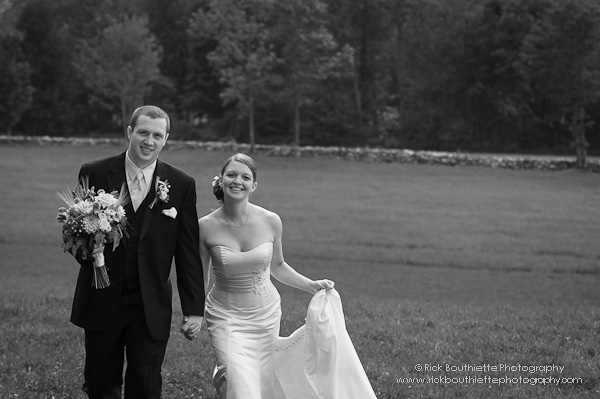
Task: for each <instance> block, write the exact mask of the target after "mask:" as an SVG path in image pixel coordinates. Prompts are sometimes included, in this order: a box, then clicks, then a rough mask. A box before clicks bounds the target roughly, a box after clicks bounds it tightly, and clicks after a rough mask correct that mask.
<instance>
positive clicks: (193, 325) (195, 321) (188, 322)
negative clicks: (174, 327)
mask: <svg viewBox="0 0 600 399" xmlns="http://www.w3.org/2000/svg"><path fill="white" fill-rule="evenodd" d="M202 319H203V318H202V316H183V322H182V323H181V328H180V329H179V332H180V333H182V334H183V336H184V337H185V338H186V339H188V340H190V341H193V340H194V338H196V335H197V334H198V332H199V331H200V327H201V326H202Z"/></svg>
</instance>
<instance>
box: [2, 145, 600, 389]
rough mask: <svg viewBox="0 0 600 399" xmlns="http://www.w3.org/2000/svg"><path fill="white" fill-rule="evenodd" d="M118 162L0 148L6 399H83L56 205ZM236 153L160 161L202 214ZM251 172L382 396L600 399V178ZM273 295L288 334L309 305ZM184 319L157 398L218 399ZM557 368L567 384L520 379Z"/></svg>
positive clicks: (336, 168)
mask: <svg viewBox="0 0 600 399" xmlns="http://www.w3.org/2000/svg"><path fill="white" fill-rule="evenodd" d="M120 150H121V149H120V148H117V147H111V146H97V147H52V146H47V147H22V146H0V168H1V169H2V171H3V173H2V174H1V175H0V185H1V187H2V188H3V189H2V191H1V194H0V198H1V199H2V201H1V204H2V206H1V207H0V265H1V266H0V273H1V277H0V336H1V337H2V340H0V398H3V399H4V398H11V399H13V398H14V399H16V398H83V397H84V394H83V392H82V391H81V390H80V387H81V384H82V369H83V361H84V351H83V332H82V331H81V330H80V329H78V328H76V327H74V326H73V325H71V324H70V323H69V314H70V306H71V300H72V294H73V289H74V284H75V279H76V276H77V265H76V263H75V261H74V260H73V259H71V258H70V256H69V255H66V254H63V253H62V250H61V248H60V225H58V224H57V223H56V221H55V216H56V209H57V208H58V207H59V206H61V205H62V204H61V203H60V200H59V199H58V197H57V196H56V195H55V191H56V190H57V189H62V188H65V187H68V186H71V185H72V184H73V183H75V180H76V175H77V171H78V168H79V166H80V165H81V163H83V162H85V161H88V160H91V159H96V158H100V157H104V156H109V155H112V154H115V153H117V152H118V151H120ZM228 155H230V154H228V153H222V152H206V151H193V150H169V149H168V148H167V149H165V150H164V152H163V158H164V159H165V160H167V161H169V162H171V163H173V164H175V165H177V166H179V167H181V168H182V169H184V170H186V171H188V172H189V173H190V174H191V175H193V176H194V177H195V178H196V181H197V185H198V212H199V214H200V215H203V214H206V213H208V212H210V210H211V209H214V208H216V207H217V206H218V204H217V203H216V202H215V200H214V197H212V195H211V186H210V182H211V180H212V177H213V176H214V175H215V174H216V173H217V172H218V169H219V167H220V164H221V162H222V161H223V159H224V158H226V157H227V156H228ZM255 159H256V161H257V164H258V168H259V175H258V181H259V186H258V190H257V192H256V193H255V195H253V201H254V202H255V203H257V204H259V205H261V206H264V207H266V208H268V209H271V210H273V211H275V212H277V213H279V214H280V216H281V217H282V219H283V222H284V251H285V255H286V260H287V261H288V262H289V263H290V264H291V265H292V266H294V267H295V268H296V269H297V270H299V271H300V272H302V273H304V274H306V275H308V276H309V277H312V278H323V277H327V278H331V279H333V280H335V281H336V288H337V289H338V291H339V292H340V295H341V297H342V301H343V304H344V312H345V316H346V323H347V328H348V332H349V334H350V336H351V338H352V340H353V343H354V345H355V347H356V349H357V352H358V354H359V356H360V358H361V360H362V362H363V366H364V367H365V370H366V372H367V375H368V376H369V379H370V381H371V384H372V386H373V388H374V390H375V392H376V394H377V397H378V398H393V399H397V398H443V399H446V398H473V399H475V398H477V399H479V398H550V399H552V398H597V397H599V395H600V245H599V239H600V175H598V174H591V173H583V172H579V171H574V170H569V171H563V172H540V171H511V170H500V169H488V168H475V167H464V168H458V167H457V168H450V167H443V166H430V165H409V164H372V163H356V162H346V161H339V160H324V159H296V158H274V157H266V156H256V157H255ZM277 286H278V288H279V289H280V292H281V295H282V300H283V303H282V306H283V318H282V335H288V334H290V333H291V332H292V331H293V330H294V329H296V328H297V327H299V326H300V325H301V324H302V323H303V319H304V316H305V309H306V306H307V304H308V302H309V300H310V296H309V295H308V294H306V293H302V292H298V291H294V290H292V289H289V288H287V287H282V286H281V285H280V284H277ZM175 304H176V307H175V311H174V312H175V317H174V321H173V326H172V332H173V334H172V336H171V340H170V342H169V347H168V351H167V358H166V360H165V363H164V367H163V377H164V388H163V396H164V397H165V398H214V397H215V392H214V389H213V388H212V386H211V385H210V376H211V373H212V369H213V367H214V363H213V358H212V352H211V348H210V344H209V342H208V339H207V336H206V333H204V334H203V335H202V337H201V338H200V339H198V340H196V341H194V342H193V343H190V342H188V341H186V340H185V339H183V337H182V336H181V335H179V334H178V333H177V324H178V322H179V320H180V315H181V311H180V308H179V303H178V300H177V299H176V300H175ZM465 365H467V366H465ZM486 365H487V366H489V367H490V368H489V369H487V370H485V369H484V370H477V369H475V368H474V367H475V366H486ZM546 365H549V366H550V365H554V366H558V367H564V369H562V371H557V370H553V371H547V372H545V371H543V370H532V371H533V372H529V370H523V369H522V368H521V369H518V367H523V366H546ZM438 366H439V367H438ZM420 367H422V368H421V369H419V368H420ZM491 367H496V370H495V371H494V369H491ZM438 368H439V370H438ZM440 377H441V378H440ZM542 377H553V378H557V379H559V380H558V383H556V381H554V380H553V381H552V383H549V381H547V380H532V379H533V378H542ZM409 378H414V379H415V380H412V381H408V380H406V379H409ZM428 378H429V380H428ZM476 378H481V380H480V381H476ZM495 378H497V379H498V380H496V381H494V380H492V379H495ZM418 379H423V380H418Z"/></svg>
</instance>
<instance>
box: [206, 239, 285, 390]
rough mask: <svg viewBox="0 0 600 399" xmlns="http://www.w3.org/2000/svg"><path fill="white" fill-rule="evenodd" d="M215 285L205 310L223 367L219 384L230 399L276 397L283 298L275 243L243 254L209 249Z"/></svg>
mask: <svg viewBox="0 0 600 399" xmlns="http://www.w3.org/2000/svg"><path fill="white" fill-rule="evenodd" d="M209 253H210V257H211V261H212V267H213V273H214V276H215V284H214V285H213V287H212V288H211V290H210V292H209V294H208V297H207V300H206V309H205V319H206V324H207V327H208V334H209V336H210V340H211V343H212V345H213V349H214V353H215V357H216V360H217V364H216V367H215V372H214V375H213V384H214V385H215V388H217V391H218V392H219V391H220V390H221V387H222V384H226V387H227V399H275V398H276V396H275V383H274V370H273V364H274V350H273V349H274V345H275V342H276V340H277V338H278V336H279V322H280V319H281V299H280V297H279V292H278V291H277V289H276V288H275V286H274V285H272V284H271V279H270V266H271V258H272V256H273V243H270V242H268V243H264V244H260V245H258V246H257V247H255V248H253V249H251V250H249V251H245V252H240V251H236V250H233V249H231V248H228V247H226V246H222V245H218V246H214V247H212V248H210V249H209Z"/></svg>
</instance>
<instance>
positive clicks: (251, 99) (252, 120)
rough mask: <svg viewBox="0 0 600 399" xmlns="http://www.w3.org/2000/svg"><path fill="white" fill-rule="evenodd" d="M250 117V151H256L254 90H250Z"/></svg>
mask: <svg viewBox="0 0 600 399" xmlns="http://www.w3.org/2000/svg"><path fill="white" fill-rule="evenodd" d="M248 97H249V98H248V107H249V109H248V119H249V124H250V126H249V128H250V153H253V152H254V143H255V138H254V97H253V95H252V91H250V93H249V96H248Z"/></svg>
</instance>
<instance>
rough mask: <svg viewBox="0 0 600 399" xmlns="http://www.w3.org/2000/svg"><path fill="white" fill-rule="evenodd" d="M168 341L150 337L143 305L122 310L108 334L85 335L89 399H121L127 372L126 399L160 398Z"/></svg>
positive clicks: (86, 378) (135, 305)
mask: <svg viewBox="0 0 600 399" xmlns="http://www.w3.org/2000/svg"><path fill="white" fill-rule="evenodd" d="M167 342H168V339H165V340H160V341H156V340H153V339H152V338H151V337H150V334H149V332H148V327H147V326H146V320H145V317H144V310H143V307H142V304H141V303H136V304H133V305H128V306H126V307H121V309H119V311H118V312H117V316H116V318H115V321H114V323H113V324H112V325H111V326H110V328H108V329H107V330H106V331H102V332H91V331H88V330H86V331H85V351H86V359H85V369H84V377H85V383H84V385H83V390H84V391H85V392H86V393H87V395H88V396H89V398H90V399H120V398H121V390H122V385H123V367H124V360H125V355H126V356H127V370H126V371H125V399H138V398H139V399H142V398H148V399H158V398H160V397H161V389H162V377H161V366H162V363H163V359H164V357H165V351H166V349H167Z"/></svg>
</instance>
